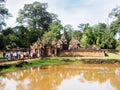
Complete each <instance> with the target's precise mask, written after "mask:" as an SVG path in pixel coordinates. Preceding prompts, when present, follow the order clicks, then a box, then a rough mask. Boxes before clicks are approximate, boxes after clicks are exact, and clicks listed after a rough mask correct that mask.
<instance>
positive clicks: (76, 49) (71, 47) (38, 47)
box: [31, 33, 105, 56]
mask: <svg viewBox="0 0 120 90" xmlns="http://www.w3.org/2000/svg"><path fill="white" fill-rule="evenodd" d="M68 43H69V44H68ZM31 51H32V52H36V53H41V55H43V56H104V55H105V54H104V52H103V51H101V50H100V48H99V47H98V46H96V45H93V47H92V48H89V49H88V48H80V42H79V41H78V40H76V39H75V38H74V37H72V38H71V40H70V42H68V41H67V39H66V35H65V34H64V33H63V34H62V36H61V38H60V39H57V38H56V37H55V38H54V39H53V40H52V42H51V43H47V44H43V42H42V41H41V40H40V39H38V40H37V41H36V42H35V43H34V44H33V45H32V46H31Z"/></svg>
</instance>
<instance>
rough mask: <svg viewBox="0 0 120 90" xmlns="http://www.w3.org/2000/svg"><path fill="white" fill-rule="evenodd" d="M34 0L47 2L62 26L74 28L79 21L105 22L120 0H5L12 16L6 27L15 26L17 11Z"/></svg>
mask: <svg viewBox="0 0 120 90" xmlns="http://www.w3.org/2000/svg"><path fill="white" fill-rule="evenodd" d="M34 1H39V2H41V3H48V8H47V11H48V12H50V13H54V14H57V15H58V19H59V20H61V23H62V25H63V26H65V25H67V24H70V25H72V27H73V28H74V29H78V25H79V24H81V23H89V24H90V25H96V24H98V23H107V21H108V14H109V13H110V12H111V11H112V9H113V8H116V7H117V6H120V0H7V2H6V8H8V10H9V12H10V13H11V14H12V16H13V17H10V18H9V19H8V20H6V23H7V27H9V26H10V27H11V26H12V27H14V26H16V17H17V16H18V11H19V10H20V9H23V7H24V4H29V3H33V2H34ZM109 21H111V19H109Z"/></svg>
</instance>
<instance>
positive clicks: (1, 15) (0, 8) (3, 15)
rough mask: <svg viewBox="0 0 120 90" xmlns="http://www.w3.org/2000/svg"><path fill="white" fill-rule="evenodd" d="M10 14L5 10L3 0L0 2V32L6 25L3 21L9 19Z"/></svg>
mask: <svg viewBox="0 0 120 90" xmlns="http://www.w3.org/2000/svg"><path fill="white" fill-rule="evenodd" d="M10 16H11V14H10V13H9V11H8V9H7V8H5V0H1V1H0V31H2V29H3V26H5V25H6V23H5V19H7V18H8V17H10Z"/></svg>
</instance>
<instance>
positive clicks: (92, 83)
mask: <svg viewBox="0 0 120 90" xmlns="http://www.w3.org/2000/svg"><path fill="white" fill-rule="evenodd" d="M0 90H120V66H119V65H112V64H111V65H110V64H106V65H99V64H97V65H96V64H83V65H50V66H39V67H34V68H30V69H25V70H19V71H16V72H10V73H6V74H3V75H0Z"/></svg>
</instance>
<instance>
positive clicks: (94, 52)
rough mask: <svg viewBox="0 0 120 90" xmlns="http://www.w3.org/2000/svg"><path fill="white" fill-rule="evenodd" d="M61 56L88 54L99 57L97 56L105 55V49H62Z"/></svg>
mask: <svg viewBox="0 0 120 90" xmlns="http://www.w3.org/2000/svg"><path fill="white" fill-rule="evenodd" d="M59 56H63V57H67V56H68V57H70V56H72V57H73V56H81V57H83V56H87V57H89V56H90V57H92V56H93V57H97V56H105V53H104V51H62V52H61V53H60V54H59Z"/></svg>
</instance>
